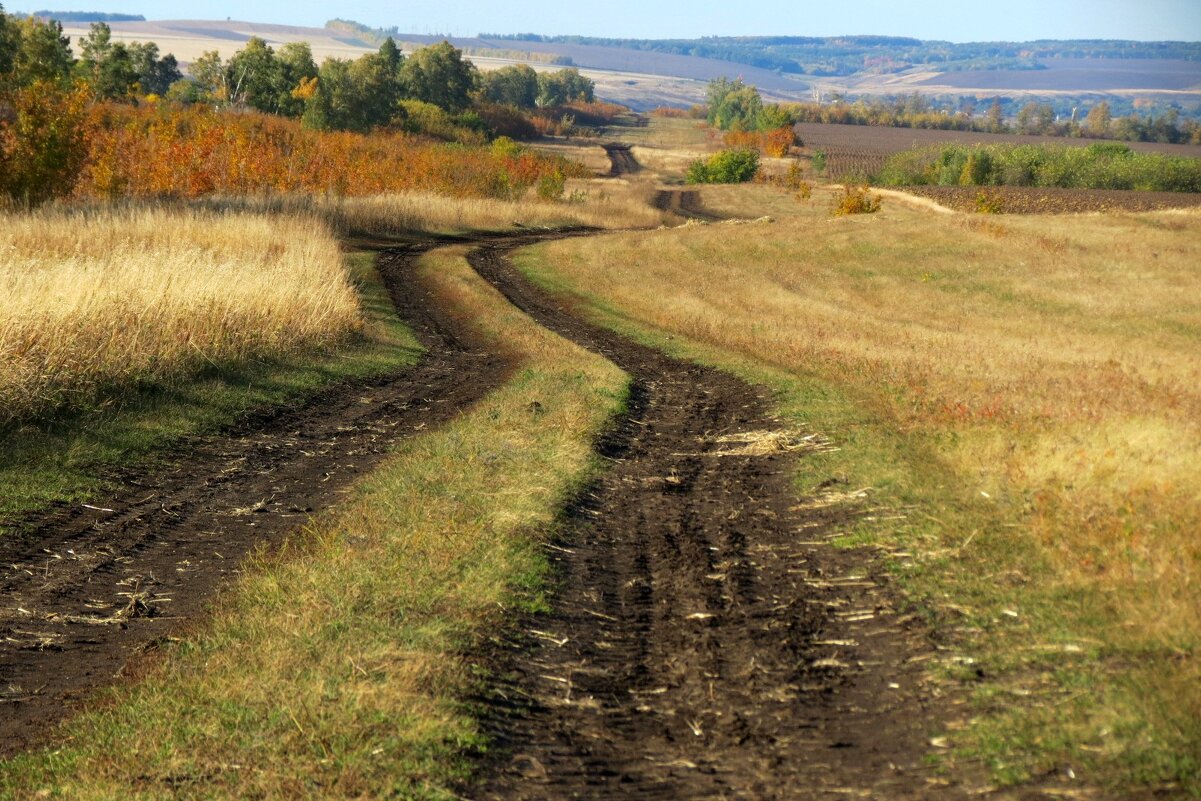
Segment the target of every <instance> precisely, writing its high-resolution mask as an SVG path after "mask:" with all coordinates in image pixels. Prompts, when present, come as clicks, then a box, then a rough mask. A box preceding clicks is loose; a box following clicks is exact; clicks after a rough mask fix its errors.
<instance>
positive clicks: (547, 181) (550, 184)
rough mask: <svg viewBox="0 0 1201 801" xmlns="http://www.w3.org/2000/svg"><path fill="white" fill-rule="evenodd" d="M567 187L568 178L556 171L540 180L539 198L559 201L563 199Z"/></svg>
mask: <svg viewBox="0 0 1201 801" xmlns="http://www.w3.org/2000/svg"><path fill="white" fill-rule="evenodd" d="M566 186H567V178H566V177H565V176H564V175H563V173H561V172H559V171H557V170H556V171H555V172H553V173H550V174H549V175H543V176H542V177H541V178H539V179H538V197H540V198H542V199H543V200H558V199H559V198H561V197H563V190H564V189H565V188H566Z"/></svg>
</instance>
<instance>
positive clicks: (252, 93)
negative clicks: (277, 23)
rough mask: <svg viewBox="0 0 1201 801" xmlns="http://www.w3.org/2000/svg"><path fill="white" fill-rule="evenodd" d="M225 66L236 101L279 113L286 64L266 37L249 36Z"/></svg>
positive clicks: (232, 96)
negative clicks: (281, 60)
mask: <svg viewBox="0 0 1201 801" xmlns="http://www.w3.org/2000/svg"><path fill="white" fill-rule="evenodd" d="M225 69H226V72H227V73H228V85H229V88H230V96H229V99H230V100H231V101H232V102H233V103H236V104H239V105H247V106H250V107H251V108H256V109H258V110H259V111H267V112H272V113H279V111H280V96H281V93H282V89H283V67H282V66H281V65H280V63H279V59H277V58H276V57H275V51H274V50H273V49H272V48H271V46H270V45H269V44H267V42H266V41H265V40H263V39H260V38H259V37H257V36H252V37H250V38H249V39H247V40H246V46H245V47H243V48H242V49H241V50H239V51H238V52H237V53H234V55H233V58H231V59H230V60H229V64H228V65H227V66H226V68H225Z"/></svg>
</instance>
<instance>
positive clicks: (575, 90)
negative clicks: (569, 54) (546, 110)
mask: <svg viewBox="0 0 1201 801" xmlns="http://www.w3.org/2000/svg"><path fill="white" fill-rule="evenodd" d="M595 89H596V85H595V84H594V83H593V82H592V81H591V80H589V79H588V78H585V77H584V76H583V75H580V71H579V70H577V69H575V68H574V67H569V68H567V69H561V70H559V71H557V72H544V73H542V74H540V75H539V76H538V105H539V106H562V105H566V104H567V103H575V102H583V103H591V102H592V101H593V100H595V99H596V94H595Z"/></svg>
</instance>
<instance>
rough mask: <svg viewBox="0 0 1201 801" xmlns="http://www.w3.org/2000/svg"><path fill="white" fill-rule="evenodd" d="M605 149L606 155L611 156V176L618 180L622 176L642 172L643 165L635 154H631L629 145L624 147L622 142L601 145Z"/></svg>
mask: <svg viewBox="0 0 1201 801" xmlns="http://www.w3.org/2000/svg"><path fill="white" fill-rule="evenodd" d="M601 147H603V148H604V149H605V154H606V155H608V156H609V164H610V165H611V167H610V169H609V176H610V177H613V178H616V177H618V176H621V175H630V174H632V173H636V172H641V171H642V165H641V164H639V163H638V160H637V159H635V158H634V154H633V153H631V152H630V146H629V145H623V144H621V143H620V142H610V143H608V144H605V145H601Z"/></svg>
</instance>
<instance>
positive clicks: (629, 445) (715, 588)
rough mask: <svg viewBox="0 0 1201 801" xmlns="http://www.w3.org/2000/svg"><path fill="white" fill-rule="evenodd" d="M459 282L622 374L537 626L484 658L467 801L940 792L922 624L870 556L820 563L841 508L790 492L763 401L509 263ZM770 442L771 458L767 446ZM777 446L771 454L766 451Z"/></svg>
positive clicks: (949, 792) (852, 495) (788, 438)
mask: <svg viewBox="0 0 1201 801" xmlns="http://www.w3.org/2000/svg"><path fill="white" fill-rule="evenodd" d="M508 249H509V246H508V245H490V246H486V247H483V248H481V249H479V250H477V251H475V252H474V253H473V254H472V255H471V256H470V260H471V263H472V264H473V266H474V267H475V269H476V270H477V271H478V272H479V273H480V274H481V275H483V276H484V277H485V278H486V279H487V280H488V281H490V282H492V283H493V284H494V285H495V286H497V287H498V288H499V289H500V290H501V291H502V292H503V293H504V294H505V295H506V296H507V297H508V298H509V299H510V300H511V301H512V302H513V303H514V304H515V305H517V306H518V307H520V308H521V309H523V310H524V311H526V312H527V313H529V314H530V315H531V316H533V317H534V319H536V320H537V321H538V322H539V323H541V324H542V325H545V326H547V327H548V328H550V329H552V330H554V331H556V332H558V333H559V334H561V335H563V336H565V337H567V338H569V339H572V340H574V341H576V342H578V343H580V344H582V345H584V346H585V347H587V348H589V349H591V350H594V351H596V352H598V353H601V354H603V355H604V356H605V357H607V358H609V359H611V360H613V361H614V362H615V363H617V364H618V365H619V366H621V367H622V368H623V369H625V370H626V371H627V372H628V373H630V375H631V376H632V377H633V390H632V395H631V399H630V403H629V410H628V413H627V414H626V415H625V417H624V418H623V420H622V421H621V423H620V425H619V426H618V427H617V428H616V429H614V430H613V431H612V432H611V433H610V434H609V435H608V436H607V437H606V438H605V439H604V440H603V441H602V442H601V444H600V448H599V451H600V453H601V455H602V456H604V457H605V458H606V459H607V460H608V461H609V463H610V465H611V466H610V467H609V469H608V470H606V471H605V472H604V475H603V477H602V478H601V479H599V480H598V481H597V482H596V483H595V484H594V485H593V486H590V487H588V488H587V489H586V490H585V491H584V492H582V493H581V495H580V496H579V497H578V498H577V500H576V502H575V503H574V504H573V505H572V506H571V507H570V509H569V512H568V514H567V516H566V520H565V521H564V522H565V525H564V526H563V527H562V530H561V531H560V532H559V533H558V536H557V539H556V540H555V541H554V542H553V543H552V544H551V545H550V546H549V547H550V550H549V551H548V553H549V554H550V556H551V558H552V559H553V561H554V563H555V565H556V568H557V577H556V581H555V588H554V592H553V595H552V598H551V605H552V607H553V609H554V611H553V612H552V613H549V614H545V615H538V616H534V617H532V618H530V619H528V620H526V621H525V622H524V623H523V624H522V626H521V630H520V631H519V632H518V633H517V634H516V635H514V636H513V637H511V638H509V639H507V640H505V641H504V642H503V643H501V644H500V645H499V646H498V654H496V655H495V664H494V665H493V668H494V676H495V680H494V681H493V682H492V683H491V684H490V685H489V687H488V689H487V691H486V692H485V697H484V698H483V699H482V700H483V706H484V708H485V710H486V717H485V720H486V729H487V731H488V732H489V733H490V734H491V735H492V737H493V738H494V740H495V742H496V743H497V744H498V748H497V749H496V751H495V752H494V753H493V754H492V755H491V756H490V759H491V761H490V762H488V763H486V765H485V770H484V773H485V774H486V778H485V780H484V781H483V783H482V785H481V786H478V787H472V788H464V789H463V791H462V792H464V793H465V794H468V795H470V796H471V797H474V798H478V799H534V798H538V799H549V798H555V799H566V798H589V799H607V798H614V799H616V798H639V799H653V798H663V799H685V798H686V799H710V798H712V799H719V798H720V799H780V798H826V797H829V798H845V797H848V795H850V797H871V798H882V797H887V798H929V797H934V796H937V797H957V796H958V794H959V791H958V789H957V788H954V787H946V786H944V785H945V782H944V781H943V780H942V779H940V778H938V777H937V776H935V775H934V774H933V773H932V772H931V769H930V768H929V767H928V766H927V765H925V764H924V762H923V759H924V757H925V755H926V753H927V751H928V750H929V746H928V739H929V737H930V736H931V734H932V733H933V732H934V730H935V729H936V727H937V723H938V720H939V715H938V714H935V713H934V711H933V707H935V706H937V705H939V704H940V699H939V697H938V693H937V691H936V690H935V689H934V688H933V687H932V685H930V684H929V683H928V681H927V679H926V678H925V676H924V672H923V665H924V664H925V662H926V660H928V659H930V658H931V656H932V654H933V647H932V643H931V640H930V635H929V633H928V631H927V629H926V628H925V627H924V626H923V625H922V624H920V623H919V622H918V621H917V620H916V619H915V618H914V617H913V616H911V615H906V614H903V613H901V612H900V611H899V610H898V608H897V602H896V600H895V598H896V596H895V595H894V593H893V592H892V591H891V590H890V588H889V586H888V581H887V579H886V578H885V577H884V576H883V575H882V572H881V569H880V563H879V561H878V560H877V559H876V558H875V556H874V555H873V554H870V553H867V552H863V551H847V550H840V549H835V548H833V547H831V546H830V545H829V544H828V539H829V538H830V537H831V536H833V535H834V533H835V532H836V530H837V527H838V525H839V524H840V523H844V522H845V521H847V520H848V519H849V518H850V517H852V516H853V515H855V514H857V513H861V510H860V509H859V508H857V505H856V504H857V495H856V492H855V490H857V489H858V488H855V487H847V486H844V485H842V484H840V482H839V480H838V479H836V478H833V477H832V478H831V479H830V481H829V482H828V484H827V486H826V488H824V489H823V491H822V494H819V495H817V496H813V497H799V496H798V494H797V492H796V491H795V488H794V487H793V485H792V476H793V475H794V474H795V464H796V462H795V460H796V459H797V458H804V456H803V455H801V454H803V453H804V451H805V450H806V449H811V448H812V447H815V446H814V445H813V443H814V442H815V440H810V441H809V443H808V444H806V443H805V442H804V441H803V440H800V439H799V438H798V436H799V435H796V434H794V433H792V432H784V431H782V430H781V424H780V422H779V421H778V420H777V419H775V418H774V417H773V416H772V414H771V411H770V409H771V398H770V397H768V395H767V394H766V392H765V391H764V390H763V389H761V388H757V387H752V386H749V385H747V384H745V383H743V382H742V381H740V380H738V379H737V378H734V377H732V376H730V375H728V374H726V373H722V372H719V371H717V370H714V369H711V368H707V367H702V366H698V365H696V364H691V363H687V362H682V361H678V360H675V359H672V358H669V357H667V356H665V355H664V354H662V353H660V352H658V351H655V350H652V349H650V348H647V347H643V346H641V345H638V344H635V343H633V342H631V341H629V340H626V339H624V338H622V337H620V336H618V335H616V334H614V333H612V332H610V331H608V330H604V329H601V328H598V327H596V326H593V325H590V324H588V323H586V322H584V321H582V320H581V318H580V316H579V315H577V314H576V313H575V312H574V311H573V310H572V309H570V308H566V307H564V305H563V304H562V303H560V302H558V301H556V300H554V299H551V298H548V297H547V296H545V295H544V294H543V293H541V292H540V291H538V290H537V289H535V288H533V287H532V286H531V285H530V284H529V283H528V282H527V281H525V280H524V279H523V278H522V277H521V276H520V275H518V274H517V273H516V272H515V270H514V269H513V268H512V267H511V265H510V264H509V261H508V259H507V256H506V254H507V251H508ZM773 443H774V444H775V446H776V447H773ZM781 446H782V447H781Z"/></svg>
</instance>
